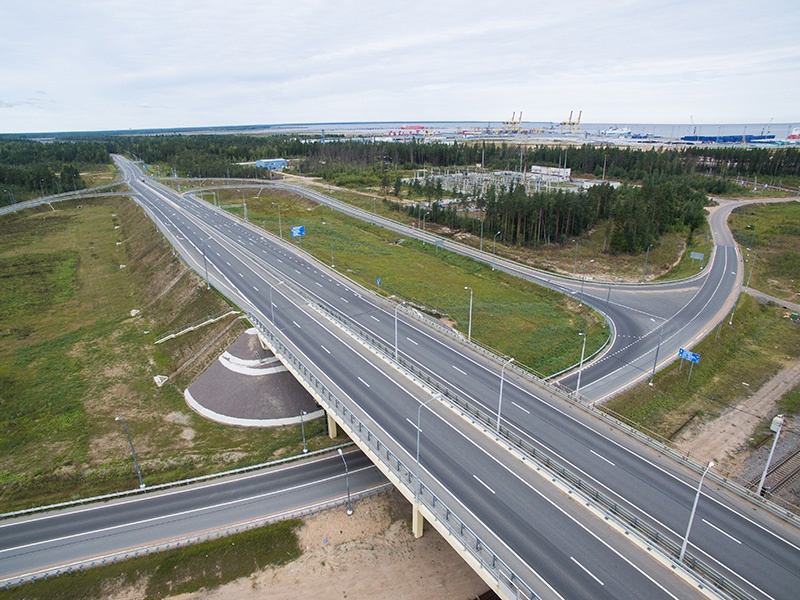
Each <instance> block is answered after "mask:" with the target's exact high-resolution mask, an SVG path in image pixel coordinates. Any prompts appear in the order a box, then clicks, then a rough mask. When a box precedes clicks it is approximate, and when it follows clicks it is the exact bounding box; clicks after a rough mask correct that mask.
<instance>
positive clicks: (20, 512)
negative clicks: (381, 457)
mask: <svg viewBox="0 0 800 600" xmlns="http://www.w3.org/2000/svg"><path fill="white" fill-rule="evenodd" d="M352 445H353V442H348V443H345V444H339V445H338V446H330V447H328V448H321V449H319V450H311V451H310V452H307V453H306V454H296V455H294V456H287V457H285V458H279V459H277V460H271V461H269V462H265V463H260V464H257V465H250V466H249V467H239V468H238V469H231V470H229V471H221V472H219V473H212V474H210V475H200V476H198V477H191V478H189V479H181V480H179V481H171V482H169V483H160V484H158V485H150V486H147V487H145V488H135V489H132V490H124V491H122V492H114V493H111V494H103V495H102V496H92V497H91V498H80V499H78V500H69V501H67V502H58V503H56V504H48V505H46V506H35V507H32V508H24V509H22V510H16V511H13V512H7V513H2V514H0V520H2V519H8V518H11V517H21V516H23V515H31V514H35V513H40V512H47V511H48V510H56V509H58V508H67V507H70V506H80V505H82V504H91V503H93V502H102V501H104V500H112V499H113V498H124V497H127V496H137V495H142V494H145V493H147V492H152V491H154V490H166V489H169V488H174V487H180V486H184V485H190V484H192V483H201V482H203V481H210V480H212V479H220V478H222V477H230V476H232V475H240V474H242V473H249V472H251V471H258V470H259V469H266V468H269V467H276V466H278V465H283V464H286V463H290V462H294V461H298V460H302V459H305V458H309V457H311V456H316V455H319V454H325V453H327V452H331V451H334V450H337V449H338V448H347V447H349V446H352Z"/></svg>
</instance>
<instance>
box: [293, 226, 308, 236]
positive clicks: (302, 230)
mask: <svg viewBox="0 0 800 600" xmlns="http://www.w3.org/2000/svg"><path fill="white" fill-rule="evenodd" d="M305 234H306V226H305V225H297V226H295V227H292V237H300V236H303V235H305Z"/></svg>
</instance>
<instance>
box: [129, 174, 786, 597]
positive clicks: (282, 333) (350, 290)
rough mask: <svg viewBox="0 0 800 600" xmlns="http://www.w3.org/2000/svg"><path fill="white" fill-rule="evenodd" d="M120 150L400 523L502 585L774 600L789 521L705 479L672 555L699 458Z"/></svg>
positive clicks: (515, 593) (160, 220)
mask: <svg viewBox="0 0 800 600" xmlns="http://www.w3.org/2000/svg"><path fill="white" fill-rule="evenodd" d="M118 162H119V164H120V166H121V168H122V169H123V171H124V172H125V173H126V177H127V178H128V179H129V181H130V183H131V186H132V188H133V189H134V192H135V194H136V195H137V201H138V202H139V203H140V204H141V205H142V206H143V207H144V209H145V210H146V211H147V213H148V214H149V215H150V216H151V218H153V220H154V221H155V222H156V224H157V225H158V227H159V228H160V229H161V230H162V232H164V234H165V235H166V236H167V238H168V239H169V240H170V241H171V243H172V244H173V245H174V247H175V248H176V250H178V251H179V252H180V253H181V255H182V256H183V257H184V259H185V260H186V261H187V262H188V263H189V264H190V265H191V266H193V267H194V268H195V269H196V270H198V272H202V271H203V259H204V257H205V258H206V259H207V261H208V262H207V264H208V269H209V277H210V279H211V281H212V282H213V283H214V285H215V287H217V288H218V289H219V290H220V291H221V292H223V293H224V294H226V295H227V296H228V297H229V298H231V299H232V300H233V301H235V302H236V303H237V304H239V306H240V307H241V308H243V309H244V310H247V311H248V312H249V313H250V314H251V315H252V319H253V321H254V322H255V323H256V325H257V327H258V328H259V330H260V332H261V335H262V337H263V339H264V341H265V342H266V343H268V344H269V345H270V346H271V347H272V348H273V350H274V351H276V353H277V354H279V355H280V356H281V357H282V359H283V360H284V361H285V363H286V364H287V366H289V368H290V369H292V370H293V372H295V374H296V375H297V376H298V379H300V380H301V381H302V382H303V384H304V385H305V386H306V387H307V389H309V391H311V392H312V393H313V394H314V395H315V397H316V398H317V399H318V401H320V403H321V404H322V406H323V407H324V408H326V410H327V411H328V413H329V415H330V418H331V419H333V420H334V421H335V422H336V423H337V425H338V426H340V427H342V428H344V429H345V430H346V431H347V433H348V434H349V435H350V436H351V437H352V438H353V439H354V440H355V441H356V443H357V444H358V445H359V446H360V447H361V448H362V449H363V450H365V452H367V453H368V456H370V458H371V459H372V460H373V462H375V464H376V465H378V467H379V468H380V469H381V471H382V472H383V473H384V474H385V475H386V476H387V477H389V479H390V480H391V481H393V482H394V483H395V485H396V486H397V487H398V489H400V490H401V491H402V492H403V493H404V494H405V495H406V497H408V498H409V500H410V501H412V502H414V504H415V512H416V513H417V514H416V519H415V532H416V533H419V532H420V531H421V522H422V521H421V519H420V517H423V518H425V519H426V520H428V521H429V522H430V523H431V524H432V525H433V526H434V527H436V528H437V529H439V530H440V531H442V532H443V534H444V535H445V538H446V539H448V541H450V543H451V544H452V545H453V547H454V548H456V549H457V550H458V551H459V552H461V553H462V555H463V556H464V557H465V559H466V560H467V561H468V562H469V563H470V564H471V565H472V566H473V567H474V568H475V569H476V571H478V572H479V573H480V574H481V576H482V577H483V578H484V579H485V580H486V581H487V583H489V584H490V585H491V586H492V588H493V589H495V590H496V591H498V593H500V594H501V595H502V596H504V597H524V598H604V597H607V598H621V597H625V598H662V597H664V598H689V597H698V596H699V594H701V593H708V590H709V589H715V590H721V591H719V594H720V595H721V596H722V597H742V598H746V597H752V598H782V597H791V595H792V593H793V590H795V589H796V588H797V584H798V583H800V582H799V581H798V573H797V568H796V567H797V565H798V564H800V560H799V558H800V553H799V551H798V548H800V542H799V541H798V536H797V531H796V529H794V528H793V527H791V526H786V525H785V524H784V523H782V522H781V521H779V520H777V519H776V516H775V515H774V514H773V513H770V512H769V511H767V510H764V508H768V506H767V505H766V504H765V503H763V502H762V503H761V507H754V506H753V505H751V504H749V503H747V502H746V501H744V500H743V499H742V498H740V497H737V496H735V495H731V494H730V493H729V492H728V490H727V489H726V485H727V482H726V481H724V480H722V479H721V478H719V477H714V476H713V475H711V476H709V477H708V478H707V479H706V486H705V487H704V488H703V494H702V498H701V502H699V504H698V507H697V518H696V520H695V527H694V529H693V530H692V534H691V539H690V544H689V550H688V552H687V554H686V557H685V559H684V561H683V562H680V561H678V560H677V556H678V548H679V546H680V543H681V542H682V539H683V532H684V530H685V527H686V523H687V522H688V520H689V514H690V511H691V506H692V501H693V499H694V497H695V493H696V488H697V472H696V469H697V468H698V467H700V466H699V465H693V464H691V461H686V460H684V461H682V462H679V461H676V460H674V457H671V456H669V449H668V448H666V447H661V446H659V445H658V444H655V445H654V444H653V443H652V440H640V439H636V438H634V437H633V436H632V435H631V432H625V431H624V430H623V429H622V428H618V427H612V426H610V424H609V423H608V422H604V421H600V420H598V418H597V415H596V414H593V413H592V411H591V410H586V407H585V406H583V405H579V404H576V403H570V402H569V401H568V400H569V398H568V397H565V396H563V395H561V394H559V393H558V391H557V390H553V389H552V388H548V387H547V386H545V385H542V383H541V382H538V381H535V380H532V379H531V378H529V377H526V376H524V375H525V374H524V373H518V372H515V371H511V370H506V369H504V366H505V365H504V364H502V361H499V360H498V358H497V357H492V356H488V355H487V354H486V353H484V352H479V351H478V349H476V348H475V347H473V346H470V345H468V344H464V343H463V340H460V339H458V337H457V336H454V335H443V333H442V332H441V331H438V330H436V329H434V328H432V327H431V326H430V324H428V323H426V322H425V321H424V320H421V319H418V318H415V316H414V315H413V314H410V313H407V312H405V311H404V310H402V309H401V308H400V307H398V306H396V305H392V304H390V303H387V302H386V301H385V300H383V299H381V298H379V297H377V296H373V295H370V294H369V293H367V292H366V291H365V290H363V289H360V288H358V287H357V286H354V285H353V284H352V283H351V282H350V281H349V280H347V279H346V278H343V277H341V276H340V275H339V274H338V273H336V272H335V271H332V270H331V269H328V268H327V267H324V266H322V265H320V264H319V263H318V262H317V261H314V260H313V259H311V258H309V257H308V256H306V255H304V254H303V253H302V252H297V251H296V249H295V248H293V247H292V246H291V245H289V244H286V243H282V242H281V240H279V239H275V238H274V237H272V236H269V235H268V234H265V233H264V232H263V231H261V230H257V229H255V228H251V227H249V226H247V224H245V223H242V222H240V221H237V220H236V219H233V218H232V217H230V216H229V215H226V214H224V213H222V212H221V211H218V210H215V209H214V208H213V207H210V206H208V205H207V204H204V203H197V202H193V201H191V200H188V199H185V198H182V197H180V196H178V195H177V194H175V193H174V192H172V191H170V190H167V189H166V188H163V187H162V186H159V185H157V184H154V183H152V182H149V181H147V180H142V179H141V176H140V175H139V174H138V173H137V172H136V171H135V168H134V167H133V165H131V164H130V163H128V162H127V161H124V160H122V159H118ZM582 283H585V282H582ZM553 285H562V284H561V283H557V284H556V283H554V284H553ZM573 285H574V283H573ZM586 292H588V287H587V288H585V289H584V293H586ZM648 318H649V317H648ZM394 348H397V352H394ZM587 373H588V371H587V370H585V371H584V377H586V376H587ZM588 381H591V379H588ZM503 385H505V387H501V386H503ZM500 390H502V391H500ZM498 392H499V393H498ZM643 441H644V442H648V443H642V442H643ZM687 467H688V468H687ZM675 573H679V574H681V575H682V577H675ZM766 573H769V574H770V575H769V576H765V574H766Z"/></svg>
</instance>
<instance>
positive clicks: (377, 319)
mask: <svg viewBox="0 0 800 600" xmlns="http://www.w3.org/2000/svg"><path fill="white" fill-rule="evenodd" d="M369 317H370V319H375V320H376V321H377V322H378V323H380V322H381V320H380V319H379V318H378V317H376V316H375V315H370V316H369Z"/></svg>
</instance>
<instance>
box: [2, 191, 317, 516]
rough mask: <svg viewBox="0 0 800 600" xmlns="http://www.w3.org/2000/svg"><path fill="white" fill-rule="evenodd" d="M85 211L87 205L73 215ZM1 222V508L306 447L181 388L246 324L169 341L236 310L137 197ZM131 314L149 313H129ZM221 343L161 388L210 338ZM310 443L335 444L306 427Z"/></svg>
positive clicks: (226, 323)
mask: <svg viewBox="0 0 800 600" xmlns="http://www.w3.org/2000/svg"><path fill="white" fill-rule="evenodd" d="M78 206H82V208H77V207H78ZM54 207H57V208H56V210H53V209H51V208H49V207H44V208H41V209H39V210H34V211H26V212H24V213H19V214H13V215H9V216H6V217H4V218H3V219H2V227H0V277H1V278H2V285H0V340H2V343H0V405H2V407H3V410H2V411H0V428H2V431H3V435H2V436H0V498H2V502H0V512H5V511H10V510H14V509H18V508H24V507H27V506H32V505H38V504H46V503H50V502H56V501H63V500H67V499H72V498H77V497H87V496H91V495H94V494H99V493H105V492H110V491H117V490H120V489H128V488H134V487H136V485H137V483H138V481H137V478H136V474H135V472H134V470H133V468H132V464H131V457H130V451H129V449H128V446H127V440H126V437H125V432H124V430H123V429H122V427H121V425H120V423H119V422H116V421H115V420H114V418H115V417H116V416H118V415H125V417H126V420H127V423H128V426H129V428H130V431H131V435H132V437H133V440H134V443H135V446H136V450H137V454H138V455H139V459H140V463H141V468H142V473H143V475H144V479H145V482H146V483H148V484H155V483H159V482H165V481H171V480H174V479H178V478H182V477H187V476H196V475H200V474H203V473H211V472H215V471H218V470H223V469H227V468H234V467H237V466H244V465H249V464H256V463H260V462H266V461H268V460H270V459H273V458H277V457H279V456H282V455H284V454H286V453H293V452H295V451H299V450H300V449H301V448H302V438H301V433H300V428H299V427H286V428H279V429H274V430H266V429H250V428H235V427H226V426H223V425H220V424H216V423H212V422H209V421H207V420H205V419H203V418H201V417H199V416H198V415H197V414H195V413H194V412H193V411H191V410H190V409H189V408H188V407H187V406H186V404H185V402H184V400H183V396H182V393H183V389H184V388H185V387H187V386H188V385H189V383H191V382H192V381H193V380H194V378H195V377H196V376H197V375H198V374H199V373H200V372H202V370H203V369H204V368H205V367H206V366H207V365H208V364H209V363H210V362H211V361H213V360H215V359H216V356H217V355H218V353H219V352H221V350H222V349H223V348H224V347H225V346H226V345H227V344H229V343H230V342H232V341H233V340H234V339H235V338H236V337H237V336H238V335H239V334H240V333H241V332H242V331H244V329H245V328H246V323H245V322H244V321H239V320H233V317H230V318H228V319H226V320H223V321H221V322H219V323H217V324H215V325H212V326H209V327H206V328H203V329H201V330H198V331H196V332H193V333H191V334H188V335H185V336H182V337H180V338H178V339H176V340H172V341H170V342H167V343H165V344H162V345H159V346H154V345H153V341H154V340H155V339H157V338H158V337H159V336H160V335H162V334H163V333H166V332H168V331H171V330H174V329H176V328H179V327H181V326H184V325H187V324H191V323H195V322H197V321H199V320H201V319H202V318H204V317H207V316H210V315H215V314H219V313H220V312H221V311H222V310H227V309H229V308H230V307H229V305H228V303H227V302H226V301H225V300H224V299H223V298H222V297H221V296H219V295H218V294H217V293H216V292H214V291H213V290H212V291H207V290H206V289H205V285H204V282H203V281H202V280H201V279H200V278H199V277H197V276H196V275H195V274H193V273H192V272H190V271H188V270H187V268H186V267H185V265H184V264H183V263H182V262H181V261H180V260H179V259H178V258H177V257H176V256H175V255H174V253H173V251H172V249H171V247H170V246H169V244H167V243H166V242H165V241H164V239H163V238H162V236H161V235H160V234H159V233H158V231H157V230H156V229H155V227H154V226H153V224H152V222H151V221H150V220H149V219H148V218H147V217H146V216H145V215H144V213H143V212H142V211H141V210H140V209H139V208H138V207H137V206H136V205H134V204H133V203H132V202H131V201H130V200H126V199H121V198H115V199H104V200H92V201H87V200H81V201H80V204H77V203H75V202H62V203H58V204H57V205H54ZM133 309H136V310H139V311H141V312H140V313H139V314H138V315H136V316H135V317H132V316H131V311H132V310H133ZM217 335H222V337H221V338H220V340H219V343H218V344H217V345H216V346H215V347H213V348H211V349H210V350H209V351H208V352H206V353H204V354H202V355H201V357H200V358H199V359H198V360H196V361H195V362H194V363H191V364H190V365H189V366H188V367H186V368H185V369H184V370H183V371H182V372H181V373H180V375H178V376H176V377H174V378H172V379H171V380H170V381H168V382H167V384H166V385H164V387H162V388H158V387H156V385H155V384H154V382H153V376H155V375H171V374H173V373H174V372H175V371H176V370H177V369H178V367H180V366H183V365H185V363H186V361H187V360H188V359H189V358H190V357H192V356H194V355H195V354H197V353H198V351H200V350H201V349H202V348H203V347H204V346H205V345H206V344H207V342H208V341H209V340H211V339H213V338H214V337H215V336H217ZM306 433H307V434H308V435H309V445H310V447H311V448H312V449H314V448H318V447H321V446H323V445H326V444H328V443H329V442H328V440H327V437H326V436H324V435H323V423H322V421H319V420H317V421H312V422H310V423H307V424H306Z"/></svg>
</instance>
